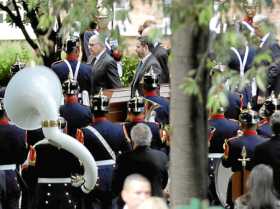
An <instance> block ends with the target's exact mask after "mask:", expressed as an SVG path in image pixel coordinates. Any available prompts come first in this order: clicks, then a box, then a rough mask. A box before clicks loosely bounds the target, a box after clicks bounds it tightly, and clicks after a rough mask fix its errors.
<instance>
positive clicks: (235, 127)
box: [0, 1, 280, 209]
mask: <svg viewBox="0 0 280 209" xmlns="http://www.w3.org/2000/svg"><path fill="white" fill-rule="evenodd" d="M221 2H223V1H221ZM251 3H252V2H251ZM247 6H248V5H247ZM255 6H256V5H254V4H253V5H249V6H248V7H250V9H251V10H250V11H249V10H246V11H247V13H246V16H245V18H244V20H242V21H240V24H241V26H242V27H241V28H244V27H245V29H242V30H241V29H240V31H239V33H243V32H244V31H245V32H246V30H247V29H248V28H249V30H251V31H252V29H253V30H255V36H257V38H258V40H259V43H258V44H257V45H252V44H249V42H248V44H247V45H246V50H245V51H244V50H241V49H233V50H232V53H231V57H230V60H229V62H228V63H218V65H217V66H215V67H214V68H213V69H211V71H209V72H210V73H209V79H210V81H212V82H213V83H214V82H215V79H216V78H217V77H219V78H221V77H223V76H224V75H225V70H237V71H239V72H240V76H241V77H242V76H244V73H245V72H246V71H248V70H250V68H251V67H252V66H253V64H252V63H253V62H254V61H253V60H254V58H255V57H256V56H257V54H258V53H261V52H263V50H264V49H266V50H268V51H269V55H270V56H271V57H272V59H271V60H272V61H271V63H265V64H264V63H262V64H263V65H264V66H265V67H266V68H267V77H268V83H267V86H266V91H261V90H260V89H258V88H257V87H256V82H255V81H254V80H252V81H251V82H249V83H248V84H247V85H246V86H245V87H244V88H243V89H239V88H232V87H231V88H229V87H228V86H227V82H226V81H225V82H224V83H222V84H220V87H221V89H223V90H224V91H225V92H226V95H227V97H228V103H229V104H228V106H220V107H219V108H216V109H209V119H208V126H209V133H208V136H209V138H208V145H209V153H212V154H213V153H214V154H217V153H218V154H220V155H217V156H221V155H222V158H218V161H219V163H221V164H222V165H223V166H224V167H225V168H230V169H231V170H232V172H233V174H232V176H230V180H229V184H228V186H227V195H226V204H225V205H223V206H225V207H230V208H236V209H243V208H249V209H263V208H271V209H272V208H278V207H279V199H278V198H279V196H278V192H280V180H279V175H280V167H279V166H280V165H279V163H280V156H279V154H278V153H279V152H278V149H279V148H278V143H280V140H279V139H278V138H279V135H280V112H279V108H280V97H279V96H278V94H279V91H280V89H279V87H278V83H279V82H278V79H279V75H280V70H279V64H278V62H279V61H278V58H279V52H280V47H279V45H278V43H277V41H276V40H275V39H273V36H272V34H270V33H268V34H263V33H261V29H260V28H259V27H258V24H256V22H257V21H255V20H254V16H255ZM252 10H253V12H252ZM248 11H249V12H248ZM215 15H217V14H215ZM217 17H219V16H217ZM218 19H219V18H218ZM218 23H219V22H217V18H216V16H214V19H212V20H211V21H210V32H211V33H212V35H214V36H217V37H218V36H219V35H221V33H222V32H221V28H219V27H220V26H219V24H218ZM213 26H215V27H214V28H213ZM246 27H247V29H246ZM155 29H157V27H156V22H154V21H151V20H148V21H145V22H144V23H143V25H141V27H139V31H138V32H139V37H138V38H137V44H136V50H135V51H136V54H137V55H138V57H139V63H138V65H137V67H136V70H135V74H134V77H133V79H132V82H131V84H130V87H129V89H130V91H131V94H130V99H129V100H128V101H127V104H126V109H125V110H123V114H127V115H126V121H121V122H115V121H111V120H110V119H109V118H108V117H107V114H108V113H109V112H110V98H109V97H108V96H106V95H105V93H104V91H106V90H107V89H117V88H121V87H122V83H121V79H120V78H121V76H122V69H121V57H120V56H119V55H118V54H117V53H114V50H115V49H116V44H117V42H116V41H115V40H112V39H111V37H110V35H109V33H108V31H107V29H106V28H104V27H102V26H99V25H98V24H96V23H92V24H91V25H90V29H89V30H87V31H85V32H84V33H83V35H82V37H80V36H75V35H72V36H70V37H69V38H68V39H67V40H66V44H65V47H64V50H65V53H66V57H65V59H63V60H60V61H58V62H55V63H53V64H52V66H51V70H52V71H53V72H54V73H55V74H56V75H57V77H58V79H59V80H60V82H61V84H62V91H63V96H64V101H63V103H62V104H61V106H60V108H59V114H60V116H61V118H59V119H58V121H57V122H56V124H57V125H58V127H59V130H60V131H61V132H63V133H66V134H68V135H70V136H71V137H73V138H75V139H76V140H78V141H79V143H81V144H83V145H84V146H85V147H86V148H87V149H88V151H89V152H90V154H91V155H92V157H93V158H94V159H95V161H96V165H97V167H98V179H97V183H96V185H95V187H94V189H93V190H92V191H87V192H84V191H82V190H81V189H80V186H81V185H83V184H84V182H85V179H84V178H83V172H84V167H83V165H82V163H81V162H80V161H79V159H77V158H76V157H75V156H74V155H73V154H72V153H70V152H68V151H67V150H65V149H63V147H57V146H55V144H52V143H48V142H46V140H44V134H43V131H42V129H41V128H40V129H37V130H22V129H20V128H18V127H16V126H15V125H13V124H12V123H11V122H10V121H9V118H8V116H7V114H6V112H5V108H4V105H3V99H0V209H2V208H3V209H19V208H22V209H31V208H32V209H53V208H67V209H74V208H78V209H99V208H101V209H103V208H104V209H109V208H114V209H121V208H124V209H142V208H143V209H146V208H163V209H166V208H168V206H167V203H168V200H169V195H170V194H169V193H168V182H169V141H168V140H169V137H168V136H166V130H165V129H164V128H165V127H166V126H168V125H169V101H168V100H167V99H166V98H163V97H161V96H160V95H159V92H160V84H163V83H169V82H170V73H169V68H168V54H169V52H168V50H167V49H166V48H164V47H163V46H162V45H161V43H160V40H158V39H151V37H150V35H151V34H152V33H153V31H154V30H155ZM81 38H82V39H81ZM232 48H233V47H232ZM81 52H82V54H81ZM210 55H211V56H210ZM209 58H210V59H214V58H215V52H214V51H213V52H211V54H209ZM245 58H246V59H245ZM244 60H245V61H244ZM23 67H24V65H22V63H19V62H17V63H16V64H15V65H14V66H12V68H11V69H12V70H13V72H14V71H15V72H14V73H16V72H17V71H19V70H20V69H21V68H23ZM4 92H5V89H1V92H0V95H1V96H2V97H4V94H5V93H4ZM151 104H152V106H153V107H154V105H155V106H156V108H155V109H152V110H151V111H150V109H149V108H150V106H151ZM19 105H20V104H19ZM147 116H148V117H147ZM211 160H213V159H211ZM211 160H210V161H211ZM211 162H212V161H211ZM209 172H210V174H209V191H208V194H209V196H208V198H209V201H210V204H213V205H217V204H218V205H219V204H221V197H220V196H219V194H218V191H217V190H218V188H217V187H216V185H217V182H216V181H217V180H219V179H217V178H215V175H216V173H215V172H216V171H215V165H214V166H212V165H210V166H209ZM247 181H248V184H246V182H247ZM225 184H227V182H225Z"/></svg>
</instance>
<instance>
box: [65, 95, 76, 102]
mask: <svg viewBox="0 0 280 209" xmlns="http://www.w3.org/2000/svg"><path fill="white" fill-rule="evenodd" d="M64 102H65V104H76V103H78V97H77V96H76V95H69V96H66V97H65V98H64Z"/></svg>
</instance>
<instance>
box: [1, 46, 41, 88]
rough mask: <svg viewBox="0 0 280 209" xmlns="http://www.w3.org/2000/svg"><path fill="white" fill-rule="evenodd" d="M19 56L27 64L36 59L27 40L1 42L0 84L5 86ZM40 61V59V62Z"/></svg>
mask: <svg viewBox="0 0 280 209" xmlns="http://www.w3.org/2000/svg"><path fill="white" fill-rule="evenodd" d="M17 57H18V58H19V60H20V61H21V62H24V63H26V64H28V63H30V62H31V61H32V60H36V59H37V58H36V56H35V54H34V53H33V52H32V50H31V49H30V46H29V45H28V44H27V43H26V42H22V41H3V42H0V86H5V85H6V84H7V82H8V80H9V78H10V68H11V65H13V64H14V63H15V62H16V59H17ZM39 62H40V61H39V60H38V63H39Z"/></svg>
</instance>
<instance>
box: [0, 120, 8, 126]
mask: <svg viewBox="0 0 280 209" xmlns="http://www.w3.org/2000/svg"><path fill="white" fill-rule="evenodd" d="M0 125H2V126H6V125H9V121H8V119H7V118H2V119H0Z"/></svg>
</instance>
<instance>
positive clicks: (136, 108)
mask: <svg viewBox="0 0 280 209" xmlns="http://www.w3.org/2000/svg"><path fill="white" fill-rule="evenodd" d="M127 109H128V112H131V113H142V112H144V110H145V100H144V97H142V96H139V94H138V92H137V91H136V93H135V97H133V98H131V99H130V100H129V101H128V103H127Z"/></svg>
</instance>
